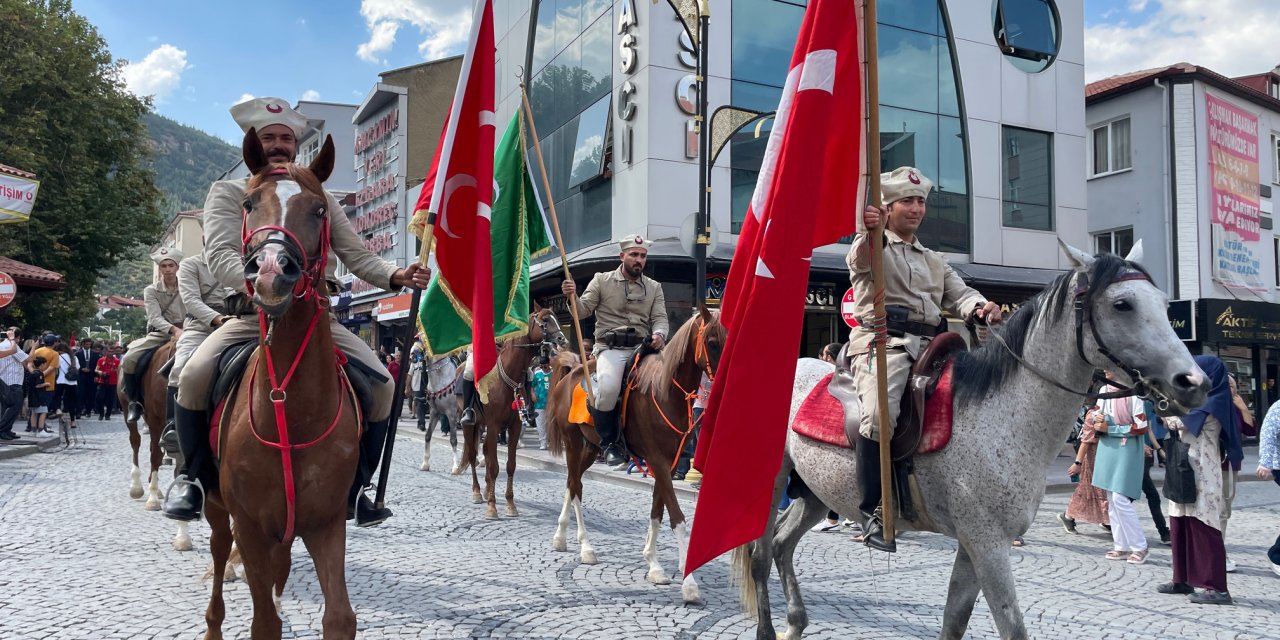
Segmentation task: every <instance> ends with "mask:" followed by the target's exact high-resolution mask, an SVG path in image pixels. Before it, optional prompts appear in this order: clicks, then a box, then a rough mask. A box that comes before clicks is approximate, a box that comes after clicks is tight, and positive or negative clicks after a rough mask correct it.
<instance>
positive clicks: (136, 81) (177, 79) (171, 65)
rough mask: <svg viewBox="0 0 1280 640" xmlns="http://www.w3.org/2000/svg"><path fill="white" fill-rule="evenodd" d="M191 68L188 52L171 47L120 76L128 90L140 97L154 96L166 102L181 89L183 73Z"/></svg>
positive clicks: (163, 47)
mask: <svg viewBox="0 0 1280 640" xmlns="http://www.w3.org/2000/svg"><path fill="white" fill-rule="evenodd" d="M188 68H190V65H188V64H187V52H186V51H183V50H182V49H179V48H177V47H175V46H173V45H171V44H162V45H160V46H159V47H156V48H155V50H153V51H152V52H151V53H148V54H147V57H145V58H143V59H142V62H130V63H129V64H127V65H125V67H124V70H123V71H121V74H122V75H123V76H124V83H125V86H127V87H128V88H129V91H130V92H131V93H133V94H134V95H137V96H155V99H156V101H157V102H164V101H165V99H166V98H168V97H169V94H170V93H173V91H174V90H176V89H177V88H178V87H180V86H181V85H182V72H183V71H185V70H187V69H188Z"/></svg>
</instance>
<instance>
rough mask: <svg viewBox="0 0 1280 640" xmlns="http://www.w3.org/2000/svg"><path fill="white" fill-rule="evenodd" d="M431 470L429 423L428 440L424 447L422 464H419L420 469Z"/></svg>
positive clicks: (429, 428) (428, 428) (429, 427)
mask: <svg viewBox="0 0 1280 640" xmlns="http://www.w3.org/2000/svg"><path fill="white" fill-rule="evenodd" d="M430 470H431V425H427V440H426V442H425V443H424V444H423V447H422V464H420V465H418V471H430Z"/></svg>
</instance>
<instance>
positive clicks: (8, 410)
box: [0, 327, 27, 441]
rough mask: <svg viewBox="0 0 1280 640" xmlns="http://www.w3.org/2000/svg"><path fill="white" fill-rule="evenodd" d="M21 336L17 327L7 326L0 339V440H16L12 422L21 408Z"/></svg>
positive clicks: (25, 356) (22, 359) (23, 360)
mask: <svg viewBox="0 0 1280 640" xmlns="http://www.w3.org/2000/svg"><path fill="white" fill-rule="evenodd" d="M21 337H22V335H21V332H20V331H19V330H18V328H17V327H9V328H8V329H7V330H6V331H5V332H4V338H3V339H0V441H7V440H17V439H18V436H17V434H15V433H14V432H13V423H14V421H15V420H17V419H18V413H19V412H20V411H21V410H22V378H23V376H24V374H25V373H26V372H25V369H24V367H23V363H24V362H26V360H27V354H26V353H25V352H23V351H22V349H19V348H18V340H19V339H20V338H21Z"/></svg>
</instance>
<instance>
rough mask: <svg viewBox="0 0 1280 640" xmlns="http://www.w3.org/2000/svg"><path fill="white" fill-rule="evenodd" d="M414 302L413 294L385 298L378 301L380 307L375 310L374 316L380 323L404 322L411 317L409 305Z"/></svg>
mask: <svg viewBox="0 0 1280 640" xmlns="http://www.w3.org/2000/svg"><path fill="white" fill-rule="evenodd" d="M412 300H413V294H412V293H403V294H400V295H398V296H391V297H390V298H383V299H381V300H379V301H378V307H377V308H376V309H374V312H373V315H374V317H375V318H377V319H378V322H390V321H392V320H403V319H404V318H408V317H409V311H410V309H409V303H410V302H412Z"/></svg>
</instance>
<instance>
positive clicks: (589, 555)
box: [578, 549, 599, 564]
mask: <svg viewBox="0 0 1280 640" xmlns="http://www.w3.org/2000/svg"><path fill="white" fill-rule="evenodd" d="M578 560H579V561H580V562H581V563H582V564H595V563H597V562H599V560H596V550H595V549H583V550H582V551H581V552H579V553H578Z"/></svg>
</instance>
